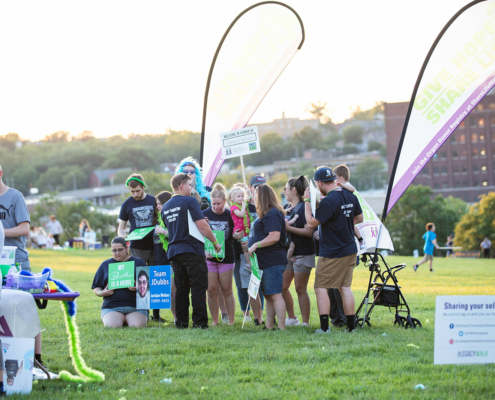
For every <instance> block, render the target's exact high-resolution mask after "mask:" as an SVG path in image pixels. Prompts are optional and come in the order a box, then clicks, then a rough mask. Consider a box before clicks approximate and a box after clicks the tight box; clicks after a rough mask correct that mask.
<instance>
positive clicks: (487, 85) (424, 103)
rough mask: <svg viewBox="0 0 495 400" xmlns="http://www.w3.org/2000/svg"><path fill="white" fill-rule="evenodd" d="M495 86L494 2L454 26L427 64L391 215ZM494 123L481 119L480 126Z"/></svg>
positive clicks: (483, 4) (394, 188)
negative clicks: (414, 183) (450, 138)
mask: <svg viewBox="0 0 495 400" xmlns="http://www.w3.org/2000/svg"><path fill="white" fill-rule="evenodd" d="M494 86H495V2H494V1H486V2H484V1H483V2H480V3H477V4H474V5H472V6H471V7H469V8H468V9H467V10H465V11H464V12H463V13H462V14H460V15H459V16H458V17H457V18H456V19H455V20H454V21H453V22H452V24H451V25H450V26H449V27H448V28H447V29H446V31H445V33H444V34H443V36H442V37H441V38H440V40H439V41H438V43H437V45H436V47H435V48H434V50H433V51H432V54H431V57H430V58H429V60H427V65H426V68H425V70H424V73H423V75H422V77H421V78H420V82H419V85H418V89H417V92H415V93H414V94H413V97H412V99H411V105H410V106H409V107H410V117H409V121H408V122H407V120H406V123H407V127H406V131H405V133H404V139H403V144H402V147H401V151H400V156H399V159H398V163H397V168H396V170H395V177H394V180H393V182H391V185H392V187H391V193H390V198H389V202H388V207H387V210H386V213H388V212H389V211H390V210H391V208H392V207H393V206H394V204H395V203H396V202H397V201H398V200H399V198H400V197H401V196H402V194H403V193H404V191H405V190H406V189H407V187H408V186H409V185H410V184H411V183H412V181H413V180H414V178H415V177H416V176H417V175H418V174H419V173H420V171H421V170H422V169H423V168H424V166H425V165H426V164H427V163H428V161H430V160H431V159H432V157H433V156H434V155H435V153H436V152H437V151H438V150H439V149H440V147H441V146H442V145H443V144H444V143H445V142H446V141H447V139H448V138H449V137H450V135H451V134H452V133H453V132H454V131H455V130H456V128H457V127H458V126H459V124H460V123H461V122H462V121H463V120H464V119H465V118H466V117H467V115H468V114H469V113H470V112H471V111H473V110H474V108H475V107H476V105H477V104H478V103H479V102H480V101H481V100H482V99H483V97H484V96H486V95H487V94H488V92H489V91H490V90H491V89H492V88H493V87H494ZM411 107H412V108H411ZM480 119H481V120H483V121H480ZM489 122H490V121H485V120H484V115H483V114H481V115H478V116H476V120H475V123H476V126H486V125H487V124H488V123H489Z"/></svg>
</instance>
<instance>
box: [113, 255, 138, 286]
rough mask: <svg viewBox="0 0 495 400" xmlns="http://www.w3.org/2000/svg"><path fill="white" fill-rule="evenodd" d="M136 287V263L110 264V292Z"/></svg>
mask: <svg viewBox="0 0 495 400" xmlns="http://www.w3.org/2000/svg"><path fill="white" fill-rule="evenodd" d="M133 286H134V261H126V262H121V263H112V264H108V290H113V289H125V288H129V287H133Z"/></svg>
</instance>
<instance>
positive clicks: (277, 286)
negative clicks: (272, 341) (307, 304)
mask: <svg viewBox="0 0 495 400" xmlns="http://www.w3.org/2000/svg"><path fill="white" fill-rule="evenodd" d="M255 204H256V211H257V213H258V219H257V220H256V221H254V223H253V226H252V229H251V230H250V232H249V243H248V245H249V256H250V257H252V255H253V253H255V252H256V255H257V258H258V266H259V268H260V269H261V270H263V276H262V278H261V289H262V290H263V294H264V296H265V299H266V329H272V328H273V324H274V320H275V314H276V316H277V318H278V328H279V329H282V330H285V312H286V307H285V301H284V298H283V297H282V284H283V280H284V271H285V269H286V266H287V254H286V253H285V249H284V241H285V217H284V216H285V211H284V209H283V208H282V206H281V205H280V204H279V203H278V200H277V196H276V194H275V192H274V190H273V189H272V188H271V187H270V186H269V185H267V184H263V185H258V186H257V187H256V194H255Z"/></svg>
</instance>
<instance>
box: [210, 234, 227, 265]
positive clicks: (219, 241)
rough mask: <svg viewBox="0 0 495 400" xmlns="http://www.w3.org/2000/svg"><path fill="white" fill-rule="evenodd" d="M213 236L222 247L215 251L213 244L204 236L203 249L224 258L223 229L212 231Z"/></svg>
mask: <svg viewBox="0 0 495 400" xmlns="http://www.w3.org/2000/svg"><path fill="white" fill-rule="evenodd" d="M212 232H213V235H214V236H215V238H216V239H217V240H218V244H219V245H220V246H222V249H221V250H220V251H219V252H218V253H217V251H216V250H215V246H213V243H212V242H211V240H208V239H207V238H205V251H207V252H208V253H210V254H211V255H212V256H213V257H215V258H225V232H224V231H212Z"/></svg>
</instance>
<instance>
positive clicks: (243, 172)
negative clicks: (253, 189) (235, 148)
mask: <svg viewBox="0 0 495 400" xmlns="http://www.w3.org/2000/svg"><path fill="white" fill-rule="evenodd" d="M241 169H242V179H243V180H244V186H246V187H247V183H246V171H244V158H243V157H242V156H241Z"/></svg>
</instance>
